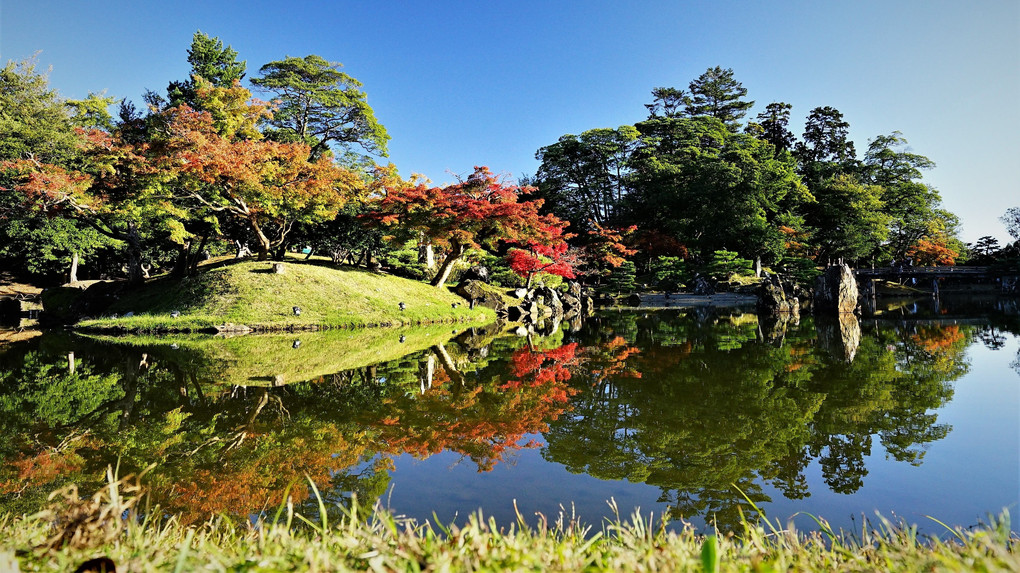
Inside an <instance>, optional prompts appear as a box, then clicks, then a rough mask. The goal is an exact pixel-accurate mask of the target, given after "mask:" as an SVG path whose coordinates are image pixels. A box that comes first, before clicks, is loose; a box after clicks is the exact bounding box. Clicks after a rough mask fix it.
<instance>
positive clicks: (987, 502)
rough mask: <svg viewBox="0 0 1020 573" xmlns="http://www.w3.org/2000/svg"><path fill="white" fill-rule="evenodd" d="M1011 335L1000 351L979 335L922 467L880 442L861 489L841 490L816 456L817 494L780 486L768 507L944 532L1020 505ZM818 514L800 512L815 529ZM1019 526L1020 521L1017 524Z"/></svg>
mask: <svg viewBox="0 0 1020 573" xmlns="http://www.w3.org/2000/svg"><path fill="white" fill-rule="evenodd" d="M1006 336H1007V337H1008V338H1009V342H1008V343H1007V344H1006V346H1005V347H1004V348H1002V349H1000V350H995V351H993V350H989V349H988V348H986V347H985V346H984V345H983V344H981V343H980V342H977V341H975V342H974V343H972V344H971V345H970V347H969V348H968V349H967V354H968V356H969V357H970V358H971V368H970V371H969V372H968V373H967V374H966V375H965V376H963V377H962V378H960V379H959V380H957V381H956V382H955V383H954V387H955V393H954V395H953V399H952V400H951V401H950V402H949V403H948V404H947V405H946V406H944V407H943V408H942V409H940V410H939V412H938V415H939V423H944V424H949V425H950V426H952V431H950V432H949V435H948V436H946V437H945V438H943V439H942V440H938V441H936V442H933V443H931V444H930V445H929V448H928V451H927V453H926V454H925V457H924V463H923V464H921V465H920V466H919V467H914V466H911V465H910V464H905V463H900V462H895V461H892V460H888V459H886V455H885V452H884V451H883V450H882V448H880V447H877V448H872V455H871V456H870V457H868V458H867V467H868V475H867V476H866V477H865V478H864V488H863V489H862V490H861V491H860V492H859V493H858V494H856V495H841V494H837V493H833V492H832V491H830V490H829V488H828V487H826V485H825V483H824V482H823V481H822V480H821V478H820V471H819V469H818V465H817V463H816V462H813V463H812V464H811V465H810V466H808V468H807V469H806V470H805V473H806V475H807V476H808V482H809V484H810V486H811V497H809V498H807V499H806V500H802V501H790V500H786V499H784V498H783V496H782V494H780V493H779V492H778V491H775V490H774V489H772V488H767V489H766V491H767V492H768V493H769V495H770V496H771V497H772V499H773V500H774V501H773V502H772V503H770V504H767V505H766V506H765V509H766V511H767V512H768V513H769V514H770V515H772V516H773V517H779V518H781V519H783V520H785V519H787V518H788V517H790V516H792V515H793V514H794V513H796V512H798V511H804V512H810V513H812V514H815V515H820V516H824V517H825V518H826V519H828V520H829V522H830V523H832V524H834V525H836V526H843V527H851V526H852V525H853V524H852V523H851V522H850V516H851V515H853V516H855V519H856V521H857V523H858V524H859V523H860V518H861V516H862V515H864V516H866V517H868V518H873V517H874V516H875V514H874V512H875V511H878V512H880V513H881V514H882V515H883V516H885V517H887V518H888V517H893V516H898V517H902V518H903V519H905V520H907V521H908V522H911V523H916V524H918V525H919V526H920V527H921V528H922V530H925V531H928V532H931V533H940V530H942V529H943V528H942V526H940V525H938V524H936V523H935V522H933V521H931V520H929V519H928V518H927V517H925V516H932V517H934V518H936V519H938V520H940V521H942V522H944V523H948V524H953V525H961V526H969V525H975V524H977V523H978V521H979V520H981V521H985V522H987V519H986V516H987V514H989V513H992V514H998V513H999V512H1000V511H1001V510H1002V509H1003V508H1007V509H1008V510H1009V511H1010V513H1011V515H1016V514H1017V512H1018V511H1020V374H1018V373H1017V372H1016V371H1014V370H1013V369H1012V368H1011V367H1010V363H1011V362H1012V361H1013V360H1015V359H1016V357H1017V347H1018V342H1020V339H1017V338H1016V337H1011V336H1010V335H1008V334H1007V335H1006ZM809 522H810V518H798V519H797V520H796V523H797V525H798V526H799V527H804V528H807V527H808V525H809ZM1015 529H1016V527H1015V526H1014V530H1015Z"/></svg>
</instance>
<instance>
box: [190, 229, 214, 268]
mask: <svg viewBox="0 0 1020 573" xmlns="http://www.w3.org/2000/svg"><path fill="white" fill-rule="evenodd" d="M208 240H209V235H208V234H205V235H202V241H201V242H200V243H198V249H196V250H195V253H194V254H193V255H191V260H190V261H189V263H188V275H193V274H195V273H196V272H197V271H198V263H199V261H201V260H202V257H203V255H202V253H204V252H205V243H206V241H208Z"/></svg>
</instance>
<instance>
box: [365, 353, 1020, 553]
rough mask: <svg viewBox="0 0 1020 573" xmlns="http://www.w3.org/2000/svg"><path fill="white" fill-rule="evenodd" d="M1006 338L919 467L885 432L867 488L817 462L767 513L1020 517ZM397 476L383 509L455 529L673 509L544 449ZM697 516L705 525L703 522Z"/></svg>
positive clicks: (945, 418) (982, 362)
mask: <svg viewBox="0 0 1020 573" xmlns="http://www.w3.org/2000/svg"><path fill="white" fill-rule="evenodd" d="M1005 337H1006V339H1007V341H1008V342H1007V344H1006V346H1005V347H1003V348H1001V349H999V350H990V349H988V348H986V347H985V346H984V345H983V344H982V343H981V342H980V341H977V340H975V341H974V342H972V343H971V345H970V346H969V347H968V349H967V357H968V358H969V359H970V364H971V367H970V370H969V372H968V373H967V374H966V375H964V376H963V377H961V378H959V379H957V380H956V381H955V382H950V383H951V384H952V385H953V387H954V389H955V393H954V395H953V398H952V399H951V400H950V401H949V403H948V404H947V405H945V406H944V407H943V408H941V409H940V410H939V411H938V412H937V414H938V423H939V424H947V425H949V426H951V430H950V431H949V434H948V436H947V437H945V438H943V439H941V440H936V441H934V442H932V443H930V444H927V446H926V448H925V449H926V453H925V454H924V458H923V460H922V463H921V464H920V465H919V466H913V465H911V464H909V463H906V462H898V461H896V460H893V459H892V458H891V456H889V455H888V454H887V453H886V451H885V448H884V447H883V446H882V445H881V443H880V442H879V440H878V438H877V437H875V439H874V442H873V444H872V447H871V455H869V456H867V457H865V462H866V467H867V471H868V475H866V476H864V478H863V481H864V486H863V487H862V488H861V489H860V490H858V491H857V492H855V493H852V494H841V493H835V492H833V491H832V490H831V489H830V488H829V486H828V485H827V484H826V483H825V482H824V480H823V479H822V471H821V468H820V466H819V463H818V460H817V459H813V460H812V461H811V462H810V463H809V464H808V466H807V467H806V468H805V469H804V474H805V476H806V478H807V483H808V487H809V491H810V496H809V497H807V498H805V499H802V500H789V499H786V498H785V497H784V496H783V494H782V492H780V491H779V490H777V489H775V488H774V487H771V486H769V485H765V486H764V493H765V494H766V495H768V496H769V497H770V498H772V500H773V501H772V502H766V503H763V504H761V507H762V509H764V510H765V512H766V514H767V515H768V516H769V517H771V518H773V519H775V518H779V519H780V520H782V521H783V522H784V523H785V522H786V521H787V520H788V519H790V518H791V517H793V516H794V514H796V513H798V512H804V513H811V514H813V515H816V516H821V517H824V518H826V519H827V520H828V521H829V523H830V524H832V525H833V526H834V527H836V528H839V527H843V528H847V529H852V528H854V527H857V526H859V524H860V522H861V517H862V515H863V516H865V517H868V518H869V519H873V518H874V517H875V513H876V512H878V513H880V514H881V515H882V516H884V517H887V518H892V519H897V518H903V519H905V520H907V521H909V522H911V523H916V524H918V525H919V527H920V528H921V530H922V531H927V532H931V533H939V530H941V529H942V527H941V526H940V525H937V524H935V523H934V522H933V521H931V520H929V519H928V518H926V517H925V516H927V515H930V516H932V517H935V518H937V519H939V520H941V521H943V522H945V523H949V524H958V525H962V526H969V525H974V524H977V523H978V521H979V520H981V521H986V516H987V515H988V514H989V513H993V514H997V513H998V512H999V511H1001V510H1002V509H1003V508H1008V509H1009V510H1010V511H1011V513H1013V514H1014V515H1015V514H1016V513H1017V512H1018V511H1020V507H1018V506H1020V374H1018V373H1017V372H1016V371H1015V370H1014V369H1013V368H1012V367H1011V365H1010V363H1011V362H1012V361H1014V360H1016V357H1017V347H1018V339H1017V338H1015V337H1012V336H1011V335H1009V334H1006V335H1005ZM525 441H526V440H525ZM539 441H540V442H541V440H540V439H539ZM543 447H544V443H543ZM391 477H392V480H391V484H390V490H389V491H388V493H387V495H386V496H384V499H383V502H384V503H388V505H389V506H390V507H391V508H392V509H394V510H395V511H396V512H398V513H401V514H404V515H407V516H410V517H415V518H417V519H420V520H423V519H429V520H432V519H433V516H432V514H433V512H434V511H435V512H436V515H437V517H438V518H439V519H440V521H444V522H448V521H450V520H452V519H453V518H454V516H455V515H456V514H458V513H459V514H460V516H461V517H462V518H463V516H464V515H465V514H467V513H470V512H471V510H473V509H474V508H476V507H479V506H482V507H484V508H485V515H486V516H493V517H495V518H496V520H497V521H498V522H499V523H500V524H509V523H511V522H513V520H514V519H515V514H514V509H513V508H514V501H515V500H516V504H517V508H518V509H519V510H520V512H521V514H522V515H524V516H525V517H526V518H527V519H528V521H529V522H532V523H533V522H534V519H535V517H534V514H535V513H536V512H541V513H542V514H544V515H545V516H546V517H549V518H550V519H552V518H554V517H555V516H556V515H557V514H558V513H559V511H560V504H562V505H563V506H564V507H566V510H567V513H568V514H569V513H570V511H571V506H572V507H573V510H574V511H576V513H577V515H578V516H580V517H581V520H582V521H583V522H584V523H588V524H592V525H596V526H597V525H598V524H599V523H600V522H601V520H602V519H603V518H604V517H612V512H611V510H610V509H609V506H608V504H607V503H606V502H607V500H609V499H610V498H612V499H615V500H616V502H617V504H618V506H619V507H620V508H621V512H622V513H624V514H625V517H629V515H630V513H631V512H632V511H633V508H635V507H640V508H641V509H642V513H643V514H644V515H645V516H646V517H647V516H648V513H649V511H654V512H655V513H656V515H659V514H661V512H662V511H663V510H664V509H665V508H666V504H664V503H661V502H659V501H657V500H658V498H659V495H660V491H659V488H657V487H653V486H649V485H646V484H643V483H631V482H628V481H625V480H619V481H603V480H600V479H597V478H593V477H591V476H587V475H576V474H571V473H569V472H567V471H566V470H565V468H564V467H563V466H562V465H560V464H558V463H550V462H547V461H546V460H544V459H543V458H542V456H541V452H540V451H539V450H538V449H523V450H521V451H519V452H517V453H515V454H513V456H512V457H511V458H510V459H508V460H506V463H501V464H497V465H496V467H495V468H494V470H493V471H491V472H483V473H479V472H477V470H476V467H475V465H474V464H473V463H471V462H470V460H467V459H461V456H460V455H459V454H456V453H453V452H444V453H442V454H439V455H435V456H432V457H431V458H429V459H427V460H416V459H414V458H412V457H411V456H406V455H405V456H401V457H399V458H398V459H397V463H396V469H395V471H393V472H391ZM437 508H443V509H437ZM690 521H691V522H692V523H693V524H695V525H696V526H702V525H703V524H704V520H703V519H701V518H695V519H692V520H690ZM795 524H796V525H797V527H799V528H802V529H813V528H814V527H815V525H814V522H813V520H812V519H811V518H810V517H808V516H807V515H801V516H800V517H797V518H796V519H795Z"/></svg>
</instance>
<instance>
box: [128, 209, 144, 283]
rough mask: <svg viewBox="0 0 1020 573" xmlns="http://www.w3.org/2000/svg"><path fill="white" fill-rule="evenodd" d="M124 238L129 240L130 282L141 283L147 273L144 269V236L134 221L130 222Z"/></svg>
mask: <svg viewBox="0 0 1020 573" xmlns="http://www.w3.org/2000/svg"><path fill="white" fill-rule="evenodd" d="M124 240H125V242H127V268H128V282H130V283H131V284H141V283H142V282H144V281H145V273H144V272H143V271H142V237H141V236H140V235H139V233H138V228H137V227H136V226H135V224H134V223H128V228H127V233H126V236H125V237H124Z"/></svg>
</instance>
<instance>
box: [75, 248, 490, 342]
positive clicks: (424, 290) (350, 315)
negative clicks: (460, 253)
mask: <svg viewBox="0 0 1020 573" xmlns="http://www.w3.org/2000/svg"><path fill="white" fill-rule="evenodd" d="M270 267H271V265H270V263H267V262H255V261H242V262H236V263H229V264H226V265H223V266H220V267H216V268H213V269H211V270H208V271H205V272H203V273H201V274H199V275H197V276H194V277H189V278H186V279H171V278H160V279H157V280H154V281H151V282H149V283H147V284H146V285H145V286H144V287H142V288H140V289H138V290H136V291H133V292H130V293H127V294H125V295H123V296H122V297H121V298H120V300H118V301H117V302H116V303H115V304H113V306H111V307H110V308H109V310H108V312H109V313H111V314H112V313H116V314H125V313H128V312H131V313H133V314H134V316H132V317H129V318H117V319H100V320H87V321H83V322H81V323H80V325H81V326H83V327H93V328H110V327H120V328H125V329H129V330H143V331H144V330H184V329H209V328H212V327H214V326H215V325H222V324H225V323H232V324H238V325H247V326H250V327H254V328H267V329H283V328H289V327H299V328H300V327H308V326H324V327H345V326H346V327H350V326H373V325H394V326H397V325H401V324H405V325H406V324H419V323H429V322H441V321H451V320H462V319H469V320H473V321H481V320H487V319H491V318H492V313H491V312H489V311H487V310H484V309H476V310H469V309H468V308H467V305H466V304H465V305H458V306H457V307H454V304H455V303H463V302H464V299H462V298H460V297H458V296H456V295H454V294H451V293H449V292H447V291H446V290H445V289H437V288H435V287H432V286H429V285H427V284H424V283H420V282H416V281H411V280H407V279H403V278H399V277H394V276H388V275H381V274H377V273H371V272H368V271H364V270H356V269H347V270H337V269H335V268H330V267H327V266H323V265H321V264H316V263H314V262H309V263H305V262H298V261H293V260H292V261H289V262H287V263H285V271H284V272H283V273H281V274H275V273H272V272H271V271H270ZM401 302H403V303H404V304H405V305H406V309H405V310H403V311H401V310H400V308H399V304H400V303H401ZM295 306H297V307H300V308H301V315H300V316H296V315H295V314H294V312H293V310H292V309H293V307H295ZM175 310H176V311H179V312H180V313H181V315H180V316H179V317H178V318H176V319H175V318H172V317H171V316H170V313H171V312H172V311H175Z"/></svg>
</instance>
